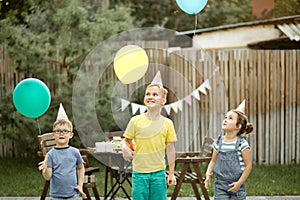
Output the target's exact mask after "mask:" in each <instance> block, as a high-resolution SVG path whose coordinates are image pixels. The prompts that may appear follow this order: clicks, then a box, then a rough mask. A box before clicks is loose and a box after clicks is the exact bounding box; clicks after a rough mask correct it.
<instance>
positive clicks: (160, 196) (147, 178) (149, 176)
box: [132, 170, 167, 200]
mask: <svg viewBox="0 0 300 200" xmlns="http://www.w3.org/2000/svg"><path fill="white" fill-rule="evenodd" d="M132 199H133V200H166V199H167V180H166V171H165V170H161V171H157V172H152V173H138V172H133V174H132Z"/></svg>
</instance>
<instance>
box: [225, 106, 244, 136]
mask: <svg viewBox="0 0 300 200" xmlns="http://www.w3.org/2000/svg"><path fill="white" fill-rule="evenodd" d="M237 118H238V114H237V113H235V112H233V111H229V112H227V113H226V115H225V118H224V120H223V124H222V130H223V131H225V132H230V131H239V130H240V128H241V126H240V125H237V124H236V123H237Z"/></svg>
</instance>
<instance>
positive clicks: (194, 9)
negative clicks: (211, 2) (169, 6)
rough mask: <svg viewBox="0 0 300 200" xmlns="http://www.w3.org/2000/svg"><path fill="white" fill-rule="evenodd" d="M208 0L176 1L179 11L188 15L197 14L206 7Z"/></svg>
mask: <svg viewBox="0 0 300 200" xmlns="http://www.w3.org/2000/svg"><path fill="white" fill-rule="evenodd" d="M207 1H208V0H176V3H177V5H178V6H179V8H180V9H181V10H183V11H184V12H186V13H187V14H190V15H195V14H198V13H199V12H200V11H201V10H203V8H204V7H205V6H206V4H207Z"/></svg>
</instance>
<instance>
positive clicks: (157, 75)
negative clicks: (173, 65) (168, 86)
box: [151, 71, 164, 87]
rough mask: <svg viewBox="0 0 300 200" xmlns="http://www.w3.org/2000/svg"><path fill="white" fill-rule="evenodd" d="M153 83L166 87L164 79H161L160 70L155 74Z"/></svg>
mask: <svg viewBox="0 0 300 200" xmlns="http://www.w3.org/2000/svg"><path fill="white" fill-rule="evenodd" d="M151 84H153V85H159V86H161V87H164V85H163V83H162V80H161V75H160V71H158V72H157V73H156V75H155V77H154V78H153V80H152V82H151Z"/></svg>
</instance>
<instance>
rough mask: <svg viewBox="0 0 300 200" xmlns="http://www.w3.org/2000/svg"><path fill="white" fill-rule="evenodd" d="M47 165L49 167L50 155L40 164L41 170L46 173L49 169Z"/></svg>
mask: <svg viewBox="0 0 300 200" xmlns="http://www.w3.org/2000/svg"><path fill="white" fill-rule="evenodd" d="M47 165H48V154H46V156H45V159H44V161H42V162H40V163H39V170H40V171H42V172H43V173H45V172H46V169H47Z"/></svg>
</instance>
